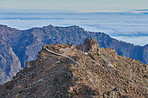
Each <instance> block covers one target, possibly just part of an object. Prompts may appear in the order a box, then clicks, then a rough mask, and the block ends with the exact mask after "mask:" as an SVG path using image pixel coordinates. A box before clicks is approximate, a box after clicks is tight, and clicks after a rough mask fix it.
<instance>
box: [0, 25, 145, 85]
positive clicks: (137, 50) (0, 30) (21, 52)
mask: <svg viewBox="0 0 148 98" xmlns="http://www.w3.org/2000/svg"><path fill="white" fill-rule="evenodd" d="M87 37H90V38H94V39H95V40H96V41H97V42H98V43H99V47H104V48H113V49H115V50H116V51H117V54H119V55H121V56H124V57H130V58H133V59H136V60H140V61H142V62H143V63H148V52H147V49H148V47H147V46H144V47H141V46H134V45H132V44H128V43H125V42H120V41H118V40H115V39H113V38H111V37H109V36H108V35H106V34H104V33H100V32H97V33H94V32H88V31H85V30H84V29H83V28H80V27H78V26H70V27H54V26H52V25H49V26H46V27H43V28H32V29H28V30H17V29H14V28H9V27H7V26H4V25H0V40H1V41H4V42H5V43H2V42H1V43H0V46H1V47H4V48H3V49H1V52H0V58H1V59H0V69H1V71H0V72H1V74H0V77H1V78H0V79H1V80H0V84H2V83H4V82H6V81H7V80H9V79H11V77H12V75H15V74H16V73H17V72H18V71H19V70H20V66H21V68H24V66H25V62H26V61H30V60H34V59H36V56H37V55H36V54H37V53H38V51H39V50H40V49H41V47H42V46H43V45H45V44H60V43H65V44H66V43H69V44H70V43H71V44H74V45H78V44H80V43H81V44H82V43H83V41H84V40H85V39H86V38H87ZM85 46H88V45H84V47H85ZM6 47H7V49H6ZM78 47H80V48H82V47H81V46H78ZM6 50H7V51H6ZM86 50H87V51H88V49H86ZM84 51H85V50H84ZM8 54H9V55H13V56H9V57H8ZM2 59H3V60H2ZM4 59H5V60H6V62H7V64H6V63H4V61H5V60H4ZM12 65H13V66H14V67H15V68H16V69H15V71H12V72H10V70H11V67H12ZM13 70H14V69H13ZM2 73H3V74H2ZM4 76H5V78H4Z"/></svg>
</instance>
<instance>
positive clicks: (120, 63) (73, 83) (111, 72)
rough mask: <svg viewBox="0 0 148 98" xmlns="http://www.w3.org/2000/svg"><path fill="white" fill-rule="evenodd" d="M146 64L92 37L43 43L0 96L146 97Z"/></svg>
mask: <svg viewBox="0 0 148 98" xmlns="http://www.w3.org/2000/svg"><path fill="white" fill-rule="evenodd" d="M147 70H148V65H147V64H143V63H141V62H140V61H137V60H134V59H131V58H125V57H122V56H119V55H117V52H116V51H115V50H114V49H107V48H99V47H98V43H97V42H96V41H95V40H94V39H89V38H87V39H86V40H85V42H84V43H83V45H78V46H77V47H76V46H74V45H67V44H55V45H45V46H43V47H42V50H41V51H40V52H38V56H37V60H34V61H31V62H26V66H25V68H24V69H23V70H21V71H20V72H19V73H17V75H16V76H15V77H13V80H11V81H10V82H7V83H5V84H4V85H2V86H0V98H67V97H70V98H146V97H148V71H147Z"/></svg>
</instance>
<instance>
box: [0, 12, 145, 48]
mask: <svg viewBox="0 0 148 98" xmlns="http://www.w3.org/2000/svg"><path fill="white" fill-rule="evenodd" d="M0 24H4V25H8V26H10V27H13V28H17V29H20V30H24V29H30V28H33V27H43V26H47V25H50V24H51V25H54V26H71V25H78V26H80V27H83V28H84V29H85V30H88V31H93V32H104V33H106V34H108V35H110V36H111V37H113V38H116V39H118V40H121V41H125V42H129V43H133V44H135V45H141V46H143V45H146V44H148V14H143V13H131V12H94V13H37V12H36V13H21V12H19V13H15V12H0Z"/></svg>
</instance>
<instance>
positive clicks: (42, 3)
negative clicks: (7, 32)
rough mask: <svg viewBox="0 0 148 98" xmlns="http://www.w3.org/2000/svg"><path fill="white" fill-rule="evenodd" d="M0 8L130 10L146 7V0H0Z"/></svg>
mask: <svg viewBox="0 0 148 98" xmlns="http://www.w3.org/2000/svg"><path fill="white" fill-rule="evenodd" d="M0 9H41V10H42V9H43V10H44V9H46V10H132V9H148V0H0Z"/></svg>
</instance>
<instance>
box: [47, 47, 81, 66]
mask: <svg viewBox="0 0 148 98" xmlns="http://www.w3.org/2000/svg"><path fill="white" fill-rule="evenodd" d="M46 50H47V51H48V52H49V53H52V54H55V55H57V56H62V57H65V58H68V59H70V60H71V61H73V62H74V63H77V64H78V65H80V64H79V63H78V62H77V61H75V60H73V59H72V58H71V57H69V56H67V55H64V54H58V53H56V52H53V51H51V50H49V49H47V48H46Z"/></svg>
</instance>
